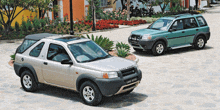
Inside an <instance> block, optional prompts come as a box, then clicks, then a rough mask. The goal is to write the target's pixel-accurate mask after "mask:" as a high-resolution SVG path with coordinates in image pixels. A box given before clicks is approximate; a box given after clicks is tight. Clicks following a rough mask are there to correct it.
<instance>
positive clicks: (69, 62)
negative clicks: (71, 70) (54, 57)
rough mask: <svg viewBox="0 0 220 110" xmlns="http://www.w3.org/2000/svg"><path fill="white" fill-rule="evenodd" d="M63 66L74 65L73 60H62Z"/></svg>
mask: <svg viewBox="0 0 220 110" xmlns="http://www.w3.org/2000/svg"><path fill="white" fill-rule="evenodd" d="M61 64H69V65H73V61H72V60H62V61H61Z"/></svg>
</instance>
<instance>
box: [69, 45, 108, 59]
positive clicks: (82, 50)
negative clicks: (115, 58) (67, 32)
mask: <svg viewBox="0 0 220 110" xmlns="http://www.w3.org/2000/svg"><path fill="white" fill-rule="evenodd" d="M68 47H69V49H70V51H71V53H72V54H73V56H74V57H75V59H76V61H77V62H80V63H82V62H90V61H95V60H99V59H104V58H107V57H109V54H108V53H106V52H105V51H104V50H103V49H102V48H100V47H99V46H98V45H97V44H96V43H94V42H93V41H86V42H80V43H75V44H70V45H69V46H68Z"/></svg>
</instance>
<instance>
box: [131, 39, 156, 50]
mask: <svg viewBox="0 0 220 110" xmlns="http://www.w3.org/2000/svg"><path fill="white" fill-rule="evenodd" d="M128 42H129V44H130V45H131V46H133V47H134V48H138V49H143V50H148V49H152V48H153V45H154V43H155V41H154V40H144V39H140V40H131V39H128Z"/></svg>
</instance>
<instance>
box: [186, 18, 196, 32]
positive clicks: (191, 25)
mask: <svg viewBox="0 0 220 110" xmlns="http://www.w3.org/2000/svg"><path fill="white" fill-rule="evenodd" d="M195 27H198V24H197V23H196V20H195V18H187V19H184V28H185V29H189V28H195Z"/></svg>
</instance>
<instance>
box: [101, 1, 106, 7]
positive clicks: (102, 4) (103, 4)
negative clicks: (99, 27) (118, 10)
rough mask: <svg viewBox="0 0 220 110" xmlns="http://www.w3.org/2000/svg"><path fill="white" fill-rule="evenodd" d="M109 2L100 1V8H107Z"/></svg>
mask: <svg viewBox="0 0 220 110" xmlns="http://www.w3.org/2000/svg"><path fill="white" fill-rule="evenodd" d="M107 3H108V0H100V6H101V7H105V6H107Z"/></svg>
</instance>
